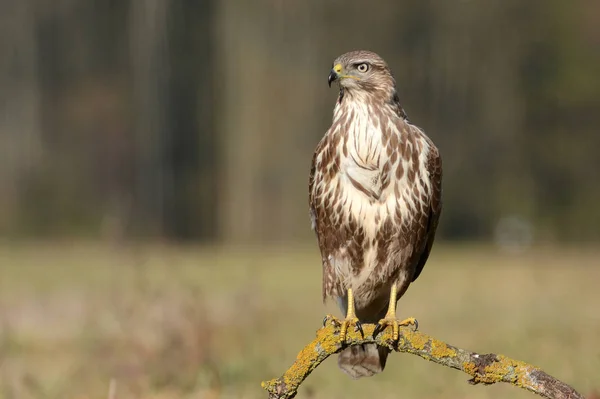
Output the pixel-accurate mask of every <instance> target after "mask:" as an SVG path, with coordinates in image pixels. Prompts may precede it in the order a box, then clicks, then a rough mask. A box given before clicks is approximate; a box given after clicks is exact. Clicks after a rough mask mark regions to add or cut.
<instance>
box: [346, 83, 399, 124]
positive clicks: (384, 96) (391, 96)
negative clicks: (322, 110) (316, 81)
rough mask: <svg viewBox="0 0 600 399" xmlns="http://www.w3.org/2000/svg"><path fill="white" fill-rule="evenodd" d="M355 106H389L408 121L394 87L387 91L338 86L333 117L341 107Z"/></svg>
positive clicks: (383, 107)
mask: <svg viewBox="0 0 600 399" xmlns="http://www.w3.org/2000/svg"><path fill="white" fill-rule="evenodd" d="M356 107H359V108H361V107H367V108H372V107H377V108H378V109H385V108H389V109H391V110H392V112H394V113H395V114H396V115H398V116H399V117H400V118H402V119H404V120H407V121H408V116H407V115H406V112H405V111H404V108H402V104H401V103H400V97H399V96H398V92H397V91H396V89H395V88H394V89H393V90H392V91H391V92H389V93H388V92H384V91H376V90H374V91H372V92H366V91H364V90H353V89H348V88H344V87H340V94H339V96H338V100H337V102H336V105H335V109H334V119H336V115H339V114H340V112H339V111H340V110H341V109H343V108H356Z"/></svg>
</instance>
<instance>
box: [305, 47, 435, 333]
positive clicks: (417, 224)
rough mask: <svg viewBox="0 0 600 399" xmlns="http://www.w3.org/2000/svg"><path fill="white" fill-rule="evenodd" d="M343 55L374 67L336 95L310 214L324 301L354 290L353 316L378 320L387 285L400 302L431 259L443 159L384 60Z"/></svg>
mask: <svg viewBox="0 0 600 399" xmlns="http://www.w3.org/2000/svg"><path fill="white" fill-rule="evenodd" d="M342 57H346V60H344V59H342V62H348V63H351V62H352V60H353V59H357V60H361V59H369V60H370V62H371V63H372V64H373V65H374V66H373V67H374V68H379V69H380V70H379V71H374V75H373V76H375V78H374V79H370V80H369V81H368V82H367V81H365V82H361V84H363V86H360V87H358V88H357V89H348V88H342V89H341V90H340V96H339V99H338V101H337V103H336V106H335V109H334V115H333V122H332V125H331V127H330V128H329V130H328V131H327V133H326V134H325V136H324V137H323V138H322V140H321V141H320V142H319V144H318V146H317V149H316V151H315V153H314V156H313V161H312V167H311V173H310V178H309V203H310V215H311V221H312V226H313V229H314V230H315V232H316V235H317V240H318V243H319V247H320V250H321V255H322V263H323V299H324V300H325V299H326V298H327V297H331V298H334V299H338V300H340V298H342V301H341V302H343V298H344V297H345V295H346V291H347V289H348V288H352V289H353V292H354V299H355V307H356V311H357V316H358V318H359V319H360V320H361V321H363V322H376V321H377V320H378V319H379V318H380V317H381V316H382V312H383V313H384V312H385V309H386V308H387V305H388V301H389V292H390V287H391V285H392V284H396V285H397V288H398V298H400V297H401V296H402V294H403V293H404V292H405V291H406V289H407V288H408V286H409V284H410V283H411V282H412V281H414V280H415V279H416V278H417V277H418V276H419V274H420V273H421V270H422V269H423V266H424V265H425V262H426V260H427V257H428V256H429V252H430V250H431V246H432V244H433V240H434V236H435V230H436V227H437V223H438V219H439V215H440V212H441V179H442V167H441V158H440V156H439V152H438V149H437V148H436V147H435V145H434V144H433V142H432V141H431V140H430V139H429V138H428V137H427V136H426V135H425V134H424V133H423V131H422V130H421V129H419V128H418V127H416V126H414V125H412V124H411V123H410V122H409V121H408V119H407V118H406V114H405V113H404V111H403V110H402V107H401V106H400V103H399V100H398V97H397V95H396V88H395V82H394V79H393V77H392V75H391V73H390V72H389V69H388V68H387V65H386V64H385V62H383V60H381V59H380V58H379V57H378V56H377V55H376V54H374V53H370V52H354V53H348V54H345V55H344V56H342ZM338 60H339V59H338ZM377 72H380V76H378V75H376V74H375V73H377Z"/></svg>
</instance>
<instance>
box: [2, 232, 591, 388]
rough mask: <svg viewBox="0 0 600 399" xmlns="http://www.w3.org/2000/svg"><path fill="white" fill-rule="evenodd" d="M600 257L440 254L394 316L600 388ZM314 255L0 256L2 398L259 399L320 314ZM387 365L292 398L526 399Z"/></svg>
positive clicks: (73, 250) (170, 251)
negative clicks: (265, 384) (264, 382)
mask: <svg viewBox="0 0 600 399" xmlns="http://www.w3.org/2000/svg"><path fill="white" fill-rule="evenodd" d="M599 257H600V250H594V249H591V248H587V249H581V248H563V249H560V248H536V249H533V250H530V251H528V252H526V253H524V254H519V255H514V254H513V255H511V254H502V253H499V252H498V251H497V250H495V249H493V248H490V247H482V246H466V245H464V246H449V245H436V247H435V249H434V251H433V254H432V256H431V258H430V261H429V263H428V264H427V266H426V268H425V270H424V272H423V274H422V275H421V277H420V278H419V279H418V280H417V282H416V283H415V284H413V285H412V286H411V288H410V289H409V291H408V293H407V295H406V296H405V297H404V298H402V300H401V301H400V304H399V316H401V317H406V316H415V317H417V318H418V319H419V322H420V326H421V329H422V330H423V331H424V332H426V333H428V334H431V335H433V336H435V337H436V338H439V339H442V340H445V341H446V342H448V343H450V344H453V345H457V346H460V347H463V348H466V349H471V350H475V351H478V352H484V353H487V352H496V353H502V354H505V355H507V356H511V357H514V358H517V359H520V360H524V361H527V362H530V363H533V364H534V365H536V366H539V367H541V368H542V369H544V370H545V371H547V372H548V373H550V374H552V375H554V376H556V377H558V378H559V379H562V380H564V381H566V382H568V383H570V384H572V385H574V386H575V387H576V389H578V390H579V391H580V392H582V393H584V394H589V393H591V392H592V391H593V390H594V389H597V388H600V307H599V306H600V267H599V266H600V261H599V259H600V258H599ZM320 290H321V270H320V263H319V255H318V252H317V249H316V245H315V246H308V247H305V248H289V247H278V248H271V249H269V250H265V249H262V250H258V249H255V248H201V247H185V246H167V245H159V244H156V245H137V246H118V245H99V244H81V243H77V244H73V243H68V242H62V243H52V244H49V243H44V244H10V243H4V244H2V245H0V334H1V335H0V397H2V398H104V397H108V396H109V394H108V392H109V385H112V389H113V390H114V392H116V395H114V397H117V398H135V397H140V398H141V397H143V398H165V399H166V398H205V397H206V398H218V397H221V398H264V397H266V395H265V393H264V392H263V391H262V390H261V388H260V382H261V381H262V380H265V379H270V378H273V377H276V376H278V375H280V374H281V373H282V372H283V371H284V370H285V369H286V368H287V366H289V365H290V364H291V362H292V361H293V360H294V359H295V356H296V354H297V352H298V351H299V350H300V349H301V348H302V347H303V346H304V344H306V343H308V342H309V341H310V340H311V339H312V338H313V337H314V332H315V330H316V329H317V328H319V326H320V323H321V320H322V318H323V316H324V315H325V314H326V313H327V312H334V313H335V314H338V315H339V312H338V311H337V310H336V309H335V308H334V307H333V306H332V305H331V304H330V305H327V306H324V305H323V304H322V302H321V291H320ZM467 379H468V377H467V376H466V375H464V374H461V373H459V372H457V371H454V370H450V369H445V368H442V367H440V366H438V365H435V364H432V363H429V362H427V361H424V360H422V359H420V358H417V357H415V356H410V355H400V354H393V355H392V356H391V357H390V359H389V361H388V366H387V368H386V370H385V372H384V373H382V374H380V375H378V376H375V377H373V378H369V379H362V380H358V381H353V380H350V379H349V378H348V377H347V376H346V375H344V374H343V373H342V372H341V371H339V370H338V369H337V365H336V361H335V359H329V360H328V361H327V362H325V363H324V364H323V365H322V366H321V367H319V368H318V369H317V370H316V371H315V372H314V373H313V374H312V375H311V376H310V377H309V378H308V380H307V381H306V382H305V383H304V385H303V386H302V387H301V390H300V393H299V395H298V398H364V397H367V396H368V395H377V397H378V398H396V397H414V398H459V397H460V398H501V397H510V398H528V397H532V394H530V393H527V392H521V391H519V390H518V389H516V388H514V387H510V386H488V387H486V386H475V387H473V386H470V385H468V384H467V383H466V380H467Z"/></svg>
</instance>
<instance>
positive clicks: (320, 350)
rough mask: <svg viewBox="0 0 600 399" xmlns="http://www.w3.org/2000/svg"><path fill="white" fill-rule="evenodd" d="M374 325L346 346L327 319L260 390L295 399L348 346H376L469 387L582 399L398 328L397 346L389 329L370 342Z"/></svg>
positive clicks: (522, 367)
mask: <svg viewBox="0 0 600 399" xmlns="http://www.w3.org/2000/svg"><path fill="white" fill-rule="evenodd" d="M374 328H375V325H373V324H366V325H365V324H363V331H364V338H363V337H362V336H361V334H360V333H359V332H357V331H349V332H348V337H347V343H346V344H344V345H342V344H341V343H340V342H339V330H340V327H339V322H338V321H337V320H336V319H335V318H334V317H332V316H327V317H326V319H325V321H324V327H323V328H321V329H319V330H318V331H317V337H316V338H315V339H314V340H313V341H312V342H311V343H309V344H308V345H306V346H305V347H304V349H302V351H300V353H299V354H298V356H297V357H296V361H295V362H294V364H292V366H291V367H290V368H289V369H288V370H287V371H286V372H285V373H284V374H283V375H282V376H281V377H279V378H275V379H272V380H270V381H264V382H263V383H262V387H263V388H264V389H265V390H266V391H267V392H268V393H269V398H270V399H286V398H293V397H294V396H296V393H297V392H298V388H299V387H300V384H302V382H303V381H304V380H305V379H306V377H308V376H309V375H310V373H311V372H312V371H313V370H314V369H316V368H317V367H318V366H319V365H320V364H321V363H322V362H323V361H325V359H327V358H328V357H329V356H331V355H333V354H335V353H338V352H340V351H341V350H342V349H343V348H345V347H347V346H352V345H361V344H367V343H376V344H378V345H380V346H385V347H387V348H389V349H390V350H394V351H396V352H405V353H410V354H413V355H417V356H419V357H421V358H423V359H426V360H429V361H432V362H434V363H437V364H440V365H442V366H446V367H450V368H453V369H456V370H460V371H463V372H465V373H466V374H468V375H470V376H471V379H470V380H469V381H468V382H469V383H470V384H472V385H476V384H486V385H489V384H495V383H497V382H508V383H510V384H512V385H514V386H517V387H519V388H523V389H526V390H528V391H531V392H533V393H536V394H538V395H540V396H542V397H544V398H549V399H567V398H569V399H584V397H583V396H582V395H581V394H579V393H578V392H576V391H575V390H574V389H573V388H572V387H570V386H569V385H567V384H565V383H564V382H562V381H559V380H557V379H556V378H554V377H552V376H550V375H548V374H547V373H545V372H544V371H542V370H540V369H539V368H537V367H535V366H532V365H530V364H527V363H524V362H521V361H518V360H513V359H510V358H508V357H505V356H502V355H496V354H494V353H489V354H478V353H475V352H470V351H467V350H464V349H461V348H457V347H454V346H451V345H448V344H446V343H445V342H442V341H439V340H437V339H435V338H433V337H430V336H429V335H427V334H424V333H422V332H419V331H412V329H410V328H400V338H399V339H398V342H394V341H393V340H392V334H391V329H389V328H388V329H386V330H385V331H384V332H383V333H382V334H379V335H378V336H377V338H373V329H374Z"/></svg>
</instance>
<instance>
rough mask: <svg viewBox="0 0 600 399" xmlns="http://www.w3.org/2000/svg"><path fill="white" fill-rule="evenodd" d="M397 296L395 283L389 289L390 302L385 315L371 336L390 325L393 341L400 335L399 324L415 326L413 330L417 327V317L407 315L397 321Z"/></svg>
mask: <svg viewBox="0 0 600 399" xmlns="http://www.w3.org/2000/svg"><path fill="white" fill-rule="evenodd" d="M397 297H398V289H397V288H396V284H394V285H392V289H391V291H390V303H389V306H388V311H387V313H386V314H385V317H384V318H383V319H381V320H379V323H377V326H376V327H375V330H374V331H373V336H374V337H375V336H376V335H377V334H378V333H379V332H381V331H383V330H385V328H386V327H387V326H392V339H393V340H394V341H396V340H398V337H399V336H400V331H399V330H400V326H411V325H412V326H415V330H416V329H417V328H418V326H419V323H418V322H417V319H415V318H414V317H409V318H407V319H404V320H402V321H398V320H397V319H396V299H397Z"/></svg>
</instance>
